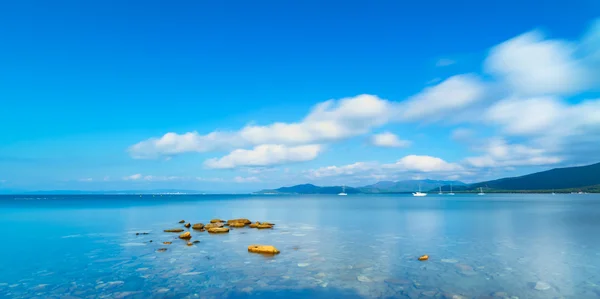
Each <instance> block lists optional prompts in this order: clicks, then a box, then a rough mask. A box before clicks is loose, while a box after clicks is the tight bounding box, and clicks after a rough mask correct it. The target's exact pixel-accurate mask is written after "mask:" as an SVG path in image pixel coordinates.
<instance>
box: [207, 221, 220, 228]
mask: <svg viewBox="0 0 600 299" xmlns="http://www.w3.org/2000/svg"><path fill="white" fill-rule="evenodd" d="M223 225H224V224H223V222H214V223H209V224H207V225H205V226H204V228H206V229H210V228H215V227H223Z"/></svg>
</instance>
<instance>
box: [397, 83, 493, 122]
mask: <svg viewBox="0 0 600 299" xmlns="http://www.w3.org/2000/svg"><path fill="white" fill-rule="evenodd" d="M484 90H485V85H484V84H483V82H481V80H480V79H479V78H477V76H475V75H472V74H466V75H458V76H453V77H450V78H448V79H446V80H445V81H442V82H441V83H440V84H438V85H436V86H433V87H427V88H425V89H424V90H423V91H422V92H421V93H419V94H417V95H415V96H413V97H411V98H409V99H408V100H406V101H404V102H402V103H401V104H400V107H399V110H400V117H401V118H402V119H403V120H407V121H415V120H425V121H437V120H440V119H442V118H443V117H444V116H447V115H449V114H451V113H454V112H456V111H458V110H461V109H464V108H465V107H468V106H470V105H472V104H474V103H476V102H477V101H479V100H481V99H482V98H483V93H484Z"/></svg>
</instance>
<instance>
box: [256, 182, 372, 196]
mask: <svg viewBox="0 0 600 299" xmlns="http://www.w3.org/2000/svg"><path fill="white" fill-rule="evenodd" d="M342 190H343V188H342V186H332V187H319V186H315V185H312V184H303V185H296V186H291V187H281V188H277V189H266V190H261V191H258V192H255V193H257V194H338V193H340V192H342ZM346 193H348V194H356V193H361V192H360V190H358V189H356V188H351V187H346Z"/></svg>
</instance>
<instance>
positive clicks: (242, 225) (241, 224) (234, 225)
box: [229, 222, 246, 227]
mask: <svg viewBox="0 0 600 299" xmlns="http://www.w3.org/2000/svg"><path fill="white" fill-rule="evenodd" d="M244 226H246V223H243V222H232V223H229V227H244Z"/></svg>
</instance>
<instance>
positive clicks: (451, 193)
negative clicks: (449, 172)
mask: <svg viewBox="0 0 600 299" xmlns="http://www.w3.org/2000/svg"><path fill="white" fill-rule="evenodd" d="M448 195H454V192H452V184H450V193H448Z"/></svg>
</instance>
